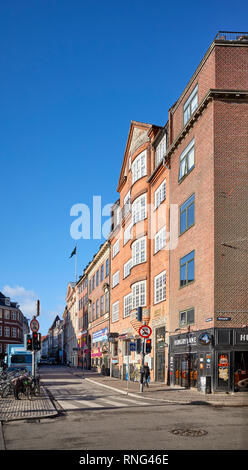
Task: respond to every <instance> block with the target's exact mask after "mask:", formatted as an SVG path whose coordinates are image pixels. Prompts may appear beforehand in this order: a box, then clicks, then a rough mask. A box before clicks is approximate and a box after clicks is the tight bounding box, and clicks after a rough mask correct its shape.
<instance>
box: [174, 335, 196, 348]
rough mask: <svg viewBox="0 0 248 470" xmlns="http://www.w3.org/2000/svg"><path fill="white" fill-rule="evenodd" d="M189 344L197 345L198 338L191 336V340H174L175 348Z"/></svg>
mask: <svg viewBox="0 0 248 470" xmlns="http://www.w3.org/2000/svg"><path fill="white" fill-rule="evenodd" d="M188 344H193V345H196V336H190V337H189V338H180V339H175V340H174V346H185V345H188Z"/></svg>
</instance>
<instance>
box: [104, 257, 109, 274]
mask: <svg viewBox="0 0 248 470" xmlns="http://www.w3.org/2000/svg"><path fill="white" fill-rule="evenodd" d="M108 275H109V260H108V259H107V260H106V269H105V277H107V276H108Z"/></svg>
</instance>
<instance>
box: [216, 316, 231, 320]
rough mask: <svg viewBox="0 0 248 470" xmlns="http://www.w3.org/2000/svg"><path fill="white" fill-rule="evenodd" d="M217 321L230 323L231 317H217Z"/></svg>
mask: <svg viewBox="0 0 248 470" xmlns="http://www.w3.org/2000/svg"><path fill="white" fill-rule="evenodd" d="M217 320H218V321H230V320H231V317H217Z"/></svg>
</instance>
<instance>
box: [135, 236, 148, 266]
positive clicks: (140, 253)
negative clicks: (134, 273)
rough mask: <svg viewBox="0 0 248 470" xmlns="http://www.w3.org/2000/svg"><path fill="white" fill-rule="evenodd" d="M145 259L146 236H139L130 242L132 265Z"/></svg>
mask: <svg viewBox="0 0 248 470" xmlns="http://www.w3.org/2000/svg"><path fill="white" fill-rule="evenodd" d="M145 261H146V237H142V238H139V239H138V240H136V241H135V242H134V243H133V244H132V265H133V266H136V264H140V263H144V262H145Z"/></svg>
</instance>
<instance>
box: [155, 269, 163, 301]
mask: <svg viewBox="0 0 248 470" xmlns="http://www.w3.org/2000/svg"><path fill="white" fill-rule="evenodd" d="M165 299H166V271H163V272H162V273H160V274H158V275H157V276H155V277H154V303H155V304H157V303H158V302H161V301H162V300H165Z"/></svg>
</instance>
